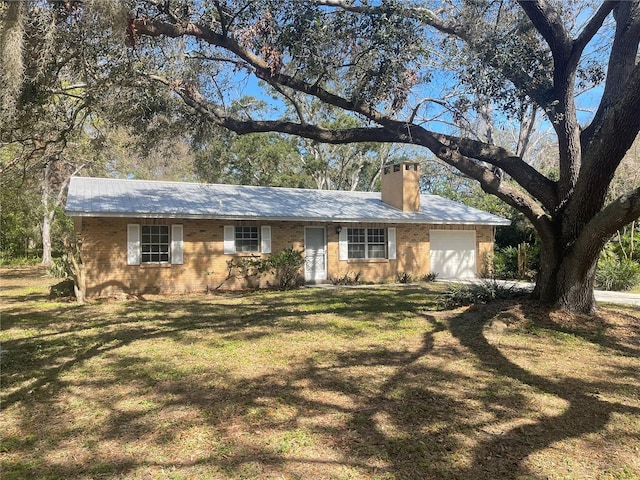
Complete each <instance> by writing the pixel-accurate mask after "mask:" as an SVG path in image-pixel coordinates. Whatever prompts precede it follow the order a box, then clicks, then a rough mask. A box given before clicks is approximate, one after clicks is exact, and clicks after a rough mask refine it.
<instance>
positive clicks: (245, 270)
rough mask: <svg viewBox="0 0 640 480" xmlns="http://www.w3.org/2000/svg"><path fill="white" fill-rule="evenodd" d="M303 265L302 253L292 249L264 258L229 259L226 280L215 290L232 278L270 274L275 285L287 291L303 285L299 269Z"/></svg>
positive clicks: (255, 256) (254, 256) (252, 256)
mask: <svg viewBox="0 0 640 480" xmlns="http://www.w3.org/2000/svg"><path fill="white" fill-rule="evenodd" d="M303 265H304V253H303V251H302V250H295V249H294V248H293V247H288V248H285V249H284V250H282V251H281V252H278V253H273V254H271V255H269V256H268V257H264V258H263V257H260V256H257V255H251V256H248V257H242V258H235V259H231V260H228V261H227V269H228V274H227V278H225V280H224V281H223V282H222V283H221V284H220V285H218V287H216V288H219V287H221V286H222V285H223V284H224V282H226V281H227V280H229V279H230V278H233V277H241V278H251V277H260V276H262V275H266V274H272V275H274V276H275V277H276V282H277V285H278V286H279V287H280V288H282V289H283V290H288V289H290V288H293V287H296V286H299V285H301V284H302V283H303V278H302V276H301V275H300V269H301V267H302V266H303ZM234 272H237V273H234Z"/></svg>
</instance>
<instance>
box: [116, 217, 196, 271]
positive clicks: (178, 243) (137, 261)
mask: <svg viewBox="0 0 640 480" xmlns="http://www.w3.org/2000/svg"><path fill="white" fill-rule="evenodd" d="M149 228H150V229H153V228H157V229H158V230H159V232H158V233H155V234H154V233H153V232H151V233H149V235H151V236H152V235H164V233H160V229H164V228H166V229H167V230H166V235H167V242H160V241H158V242H154V241H153V239H152V238H151V239H150V241H149V242H145V243H143V242H142V238H143V233H142V231H143V230H144V229H149ZM182 237H183V225H182V224H172V225H166V224H163V225H150V224H146V225H140V224H138V223H130V224H128V225H127V265H180V264H182V263H183V261H184V258H183V256H184V254H183V240H182ZM165 245H166V252H165V251H164V250H165V249H164V248H161V247H162V246H165ZM146 246H149V247H151V250H153V247H154V246H158V247H159V248H158V251H157V252H153V251H151V252H143V250H144V249H145V247H146ZM161 250H162V251H161ZM164 253H166V255H167V260H157V261H155V260H154V261H143V257H144V256H146V255H155V254H157V255H158V256H160V255H161V254H164Z"/></svg>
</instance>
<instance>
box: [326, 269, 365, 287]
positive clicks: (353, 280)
mask: <svg viewBox="0 0 640 480" xmlns="http://www.w3.org/2000/svg"><path fill="white" fill-rule="evenodd" d="M361 275H362V272H358V273H353V272H347V273H345V274H344V275H343V276H341V277H340V276H338V277H331V278H330V279H329V280H330V281H331V283H332V284H334V285H357V284H359V283H360V277H361Z"/></svg>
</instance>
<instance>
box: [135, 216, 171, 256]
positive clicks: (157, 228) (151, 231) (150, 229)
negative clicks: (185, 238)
mask: <svg viewBox="0 0 640 480" xmlns="http://www.w3.org/2000/svg"><path fill="white" fill-rule="evenodd" d="M145 230H147V232H146V233H145ZM170 232H171V228H170V226H169V225H140V265H160V264H168V263H171V233H170ZM163 236H166V239H167V240H166V242H163V241H160V240H157V241H154V237H160V238H162V237H163ZM145 237H147V238H148V241H145V240H146V239H145ZM154 248H157V251H153V250H154ZM145 249H146V250H147V251H145ZM165 255H166V260H162V257H164V256H165ZM145 256H146V257H147V258H151V257H157V258H158V260H145Z"/></svg>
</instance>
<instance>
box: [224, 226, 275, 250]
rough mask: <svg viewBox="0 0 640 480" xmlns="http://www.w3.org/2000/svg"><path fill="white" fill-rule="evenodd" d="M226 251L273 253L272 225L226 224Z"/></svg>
mask: <svg viewBox="0 0 640 480" xmlns="http://www.w3.org/2000/svg"><path fill="white" fill-rule="evenodd" d="M224 253H225V255H233V254H236V253H271V226H269V225H262V226H260V227H257V226H235V225H225V226H224Z"/></svg>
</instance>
